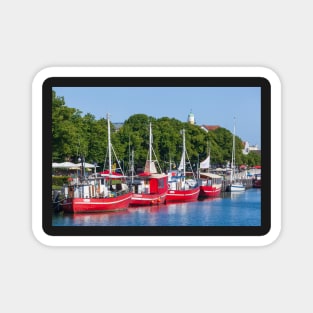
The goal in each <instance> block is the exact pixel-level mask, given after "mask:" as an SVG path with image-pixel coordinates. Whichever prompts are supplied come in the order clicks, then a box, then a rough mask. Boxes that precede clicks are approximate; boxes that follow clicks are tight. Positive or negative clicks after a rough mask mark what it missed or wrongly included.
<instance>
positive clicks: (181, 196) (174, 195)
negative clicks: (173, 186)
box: [165, 187, 200, 203]
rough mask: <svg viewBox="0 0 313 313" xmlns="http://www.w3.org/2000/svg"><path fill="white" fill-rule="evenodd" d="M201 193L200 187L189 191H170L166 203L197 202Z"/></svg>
mask: <svg viewBox="0 0 313 313" xmlns="http://www.w3.org/2000/svg"><path fill="white" fill-rule="evenodd" d="M199 193H200V187H196V188H193V189H188V190H168V192H167V194H166V200H165V201H166V203H168V202H189V201H196V200H197V199H198V196H199Z"/></svg>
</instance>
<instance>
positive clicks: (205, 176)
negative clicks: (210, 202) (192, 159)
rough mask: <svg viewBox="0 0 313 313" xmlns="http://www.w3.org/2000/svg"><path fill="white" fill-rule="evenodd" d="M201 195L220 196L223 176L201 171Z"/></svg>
mask: <svg viewBox="0 0 313 313" xmlns="http://www.w3.org/2000/svg"><path fill="white" fill-rule="evenodd" d="M199 184H200V197H218V196H219V195H220V194H221V190H222V176H219V175H216V174H213V173H200V182H199Z"/></svg>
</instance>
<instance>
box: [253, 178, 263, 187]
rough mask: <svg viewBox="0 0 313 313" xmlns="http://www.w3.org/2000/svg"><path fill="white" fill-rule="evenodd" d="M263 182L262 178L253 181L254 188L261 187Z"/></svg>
mask: <svg viewBox="0 0 313 313" xmlns="http://www.w3.org/2000/svg"><path fill="white" fill-rule="evenodd" d="M261 187H262V184H261V181H260V180H257V181H255V182H253V188H261Z"/></svg>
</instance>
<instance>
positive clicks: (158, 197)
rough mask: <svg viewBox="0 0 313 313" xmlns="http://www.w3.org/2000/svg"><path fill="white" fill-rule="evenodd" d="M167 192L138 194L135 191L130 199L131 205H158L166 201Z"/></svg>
mask: <svg viewBox="0 0 313 313" xmlns="http://www.w3.org/2000/svg"><path fill="white" fill-rule="evenodd" d="M165 199H166V192H163V193H160V194H138V193H134V194H133V195H132V197H131V200H130V205H131V206H137V205H138V206H139V205H158V204H163V203H165Z"/></svg>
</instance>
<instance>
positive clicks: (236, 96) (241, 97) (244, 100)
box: [53, 87, 261, 147]
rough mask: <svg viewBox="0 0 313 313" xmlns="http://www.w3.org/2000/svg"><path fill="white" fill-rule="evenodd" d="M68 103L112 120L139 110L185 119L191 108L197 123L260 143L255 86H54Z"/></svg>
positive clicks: (259, 120)
mask: <svg viewBox="0 0 313 313" xmlns="http://www.w3.org/2000/svg"><path fill="white" fill-rule="evenodd" d="M53 90H55V91H56V94H57V96H63V97H64V100H65V104H66V106H68V107H72V108H76V109H79V110H80V111H82V112H83V115H85V114H87V113H91V114H93V115H94V116H95V117H96V118H97V119H99V118H102V117H105V116H106V114H107V113H110V115H111V121H112V122H113V123H117V122H124V121H125V120H126V119H127V118H128V117H129V116H131V115H133V114H137V113H143V114H146V115H149V116H153V117H155V118H160V117H163V116H167V117H170V118H176V119H178V120H180V121H183V122H185V121H187V118H188V114H189V113H190V112H192V113H193V114H194V116H195V121H196V124H197V125H219V126H221V127H224V128H226V129H228V130H230V131H233V118H234V117H236V135H238V136H239V137H240V138H241V139H242V140H244V141H248V142H249V143H250V145H255V144H257V145H258V146H259V147H261V89H260V88H259V87H216V88H215V87H188V88H186V87H54V88H53Z"/></svg>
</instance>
